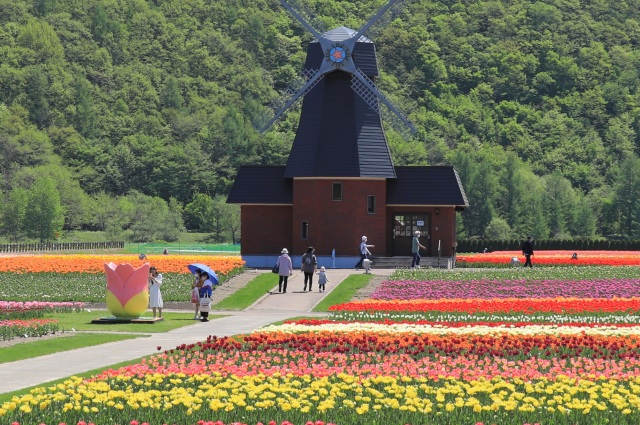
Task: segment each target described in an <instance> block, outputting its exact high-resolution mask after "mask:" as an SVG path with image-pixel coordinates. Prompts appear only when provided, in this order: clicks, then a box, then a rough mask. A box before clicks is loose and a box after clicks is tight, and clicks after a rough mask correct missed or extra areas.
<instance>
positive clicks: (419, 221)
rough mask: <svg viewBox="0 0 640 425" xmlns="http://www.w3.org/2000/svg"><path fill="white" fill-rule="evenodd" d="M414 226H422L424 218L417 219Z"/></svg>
mask: <svg viewBox="0 0 640 425" xmlns="http://www.w3.org/2000/svg"><path fill="white" fill-rule="evenodd" d="M416 226H418V227H424V220H418V221H416Z"/></svg>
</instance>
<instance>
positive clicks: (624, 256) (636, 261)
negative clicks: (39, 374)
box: [457, 251, 640, 266]
mask: <svg viewBox="0 0 640 425" xmlns="http://www.w3.org/2000/svg"><path fill="white" fill-rule="evenodd" d="M573 254H574V252H573V251H536V253H535V255H534V262H535V263H536V264H537V265H555V266H557V265H572V266H602V265H606V266H639V265H640V252H639V251H578V252H576V254H577V258H573ZM514 257H516V258H518V259H519V260H520V261H521V262H522V263H524V256H523V255H522V252H521V251H496V252H489V253H481V254H463V255H459V256H458V257H457V258H458V261H460V262H463V263H467V264H473V263H477V264H493V265H498V264H502V265H507V264H510V262H511V259H512V258H514Z"/></svg>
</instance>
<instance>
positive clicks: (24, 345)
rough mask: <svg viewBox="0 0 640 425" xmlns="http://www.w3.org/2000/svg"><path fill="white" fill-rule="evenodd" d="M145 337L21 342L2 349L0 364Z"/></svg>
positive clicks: (80, 336) (75, 337) (74, 337)
mask: <svg viewBox="0 0 640 425" xmlns="http://www.w3.org/2000/svg"><path fill="white" fill-rule="evenodd" d="M141 336H145V335H132V334H112V333H109V334H72V335H70V336H60V337H56V338H48V339H44V340H37V339H35V338H32V341H30V342H20V343H18V344H15V345H11V346H9V347H4V348H0V363H9V362H15V361H18V360H25V359H31V358H34V357H39V356H44V355H47V354H53V353H59V352H61V351H69V350H75V349H76V348H84V347H90V346H93V345H100V344H106V343H108V342H114V341H123V340H125V339H133V338H140V337H141Z"/></svg>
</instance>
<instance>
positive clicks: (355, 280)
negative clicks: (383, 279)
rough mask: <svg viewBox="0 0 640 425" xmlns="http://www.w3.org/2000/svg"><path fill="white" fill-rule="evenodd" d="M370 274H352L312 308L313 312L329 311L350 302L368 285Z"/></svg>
mask: <svg viewBox="0 0 640 425" xmlns="http://www.w3.org/2000/svg"><path fill="white" fill-rule="evenodd" d="M372 277H373V275H372V274H352V275H349V276H348V277H347V278H346V279H345V280H343V281H342V282H340V284H339V285H338V286H336V287H335V288H333V290H332V291H331V292H329V293H328V294H327V296H325V297H324V298H323V299H322V301H320V302H319V303H318V305H316V306H315V307H314V308H313V311H319V312H324V311H329V307H331V306H332V305H336V304H342V303H346V302H349V301H351V299H352V298H353V297H354V296H355V294H356V293H357V292H358V291H359V290H360V289H362V288H364V287H365V286H367V285H368V284H369V281H370V280H371V278H372Z"/></svg>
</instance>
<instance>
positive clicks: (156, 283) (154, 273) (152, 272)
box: [149, 267, 163, 317]
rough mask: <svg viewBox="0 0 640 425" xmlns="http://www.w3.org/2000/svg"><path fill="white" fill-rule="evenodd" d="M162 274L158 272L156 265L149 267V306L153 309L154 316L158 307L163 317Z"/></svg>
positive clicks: (159, 313)
mask: <svg viewBox="0 0 640 425" xmlns="http://www.w3.org/2000/svg"><path fill="white" fill-rule="evenodd" d="M161 286H162V275H161V274H159V273H158V270H156V268H155V267H151V268H149V307H151V308H152V309H153V317H156V309H158V317H162V304H163V302H162V293H161V292H160V287H161Z"/></svg>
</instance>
